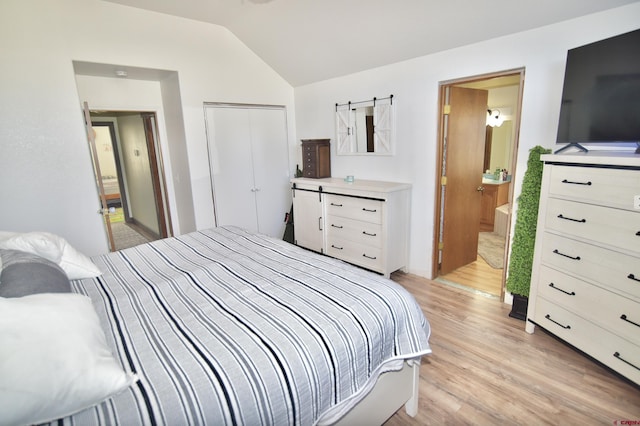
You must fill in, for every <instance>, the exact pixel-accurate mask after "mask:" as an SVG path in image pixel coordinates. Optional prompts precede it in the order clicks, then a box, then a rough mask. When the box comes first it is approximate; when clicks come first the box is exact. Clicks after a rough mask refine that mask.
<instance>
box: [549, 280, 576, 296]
mask: <svg viewBox="0 0 640 426" xmlns="http://www.w3.org/2000/svg"><path fill="white" fill-rule="evenodd" d="M549 287H551V288H552V289H554V290H558V291H561V292H563V293H564V294H567V295H569V296H575V295H576V292H575V291H572V292H571V293H569V292H568V291H566V290H563V289H561V288H559V287H556V286H555V285H554V284H553V283H549Z"/></svg>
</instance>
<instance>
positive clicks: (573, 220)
mask: <svg viewBox="0 0 640 426" xmlns="http://www.w3.org/2000/svg"><path fill="white" fill-rule="evenodd" d="M558 219H564V220H570V221H572V222H580V223H587V219H574V218H572V217H566V216H563V215H562V213H561V214H559V215H558Z"/></svg>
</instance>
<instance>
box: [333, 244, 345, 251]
mask: <svg viewBox="0 0 640 426" xmlns="http://www.w3.org/2000/svg"><path fill="white" fill-rule="evenodd" d="M331 247H333V248H334V249H337V250H344V247H338V246H334V245H333V244H331Z"/></svg>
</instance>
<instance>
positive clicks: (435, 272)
mask: <svg viewBox="0 0 640 426" xmlns="http://www.w3.org/2000/svg"><path fill="white" fill-rule="evenodd" d="M514 75H519V77H520V78H519V80H520V83H519V89H518V100H517V102H516V105H517V107H516V109H517V110H516V114H515V120H514V127H515V137H514V140H513V148H514V149H513V151H512V153H511V163H512V164H513V170H512V172H511V173H512V176H515V175H516V167H517V157H518V148H519V145H520V121H521V111H522V96H523V90H524V81H525V68H524V67H522V68H514V69H510V70H505V71H497V72H492V73H487V74H480V75H476V76H470V77H463V78H458V79H454V80H447V81H442V82H440V83H439V90H438V151H437V157H436V158H437V160H436V168H435V176H434V182H435V185H436V190H435V200H434V224H433V235H434V238H433V256H432V266H431V267H432V269H431V270H432V279H435V278H437V277H438V276H439V264H440V250H441V249H440V233H441V220H442V215H441V214H440V212H441V210H442V208H443V203H442V182H441V177H442V166H443V162H444V160H445V159H444V155H445V144H444V134H445V129H444V125H445V120H444V117H445V101H446V93H447V89H448V88H450V87H452V86H457V85H461V84H467V83H474V82H479V81H483V80H490V79H493V78H498V77H507V76H514ZM513 191H514V185H513V184H512V185H510V188H509V201H508V202H509V206H510V207H511V206H513ZM444 214H445V215H446V212H445V213H444ZM512 217H513V209H512V208H510V214H509V217H508V219H507V236H506V237H505V256H504V262H505V263H504V267H503V269H502V284H501V286H500V300H504V297H505V283H506V274H507V266H508V256H507V255H508V254H509V252H510V242H511V218H512Z"/></svg>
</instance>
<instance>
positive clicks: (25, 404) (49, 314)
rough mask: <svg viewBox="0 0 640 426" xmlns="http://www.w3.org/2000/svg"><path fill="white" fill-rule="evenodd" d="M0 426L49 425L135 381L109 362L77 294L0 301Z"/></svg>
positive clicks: (95, 322)
mask: <svg viewBox="0 0 640 426" xmlns="http://www.w3.org/2000/svg"><path fill="white" fill-rule="evenodd" d="M0 342H2V344H1V345H0V377H1V378H2V379H1V380H0V424H2V425H22V424H33V423H41V422H46V421H51V420H54V419H57V418H60V417H65V416H68V415H71V414H73V413H76V412H78V411H81V410H84V409H85V408H89V407H91V406H93V405H95V404H97V403H99V402H101V401H103V400H104V399H106V398H108V397H110V396H112V395H115V394H117V393H119V392H121V391H122V390H124V389H126V388H127V387H128V386H130V385H131V384H132V383H134V382H135V381H136V380H137V377H136V375H135V374H127V373H125V372H124V371H123V369H122V368H121V366H120V365H119V364H118V362H116V360H115V359H114V358H113V355H112V354H111V352H110V351H109V348H108V346H107V344H106V339H105V335H104V332H103V331H102V328H101V327H100V320H99V318H98V315H97V314H96V312H95V310H94V308H93V305H92V304H91V300H90V299H89V298H88V297H86V296H83V295H81V294H76V293H66V294H63V293H56V294H53V293H49V294H44V293H43V294H35V295H31V296H24V297H19V298H11V299H8V298H0Z"/></svg>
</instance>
